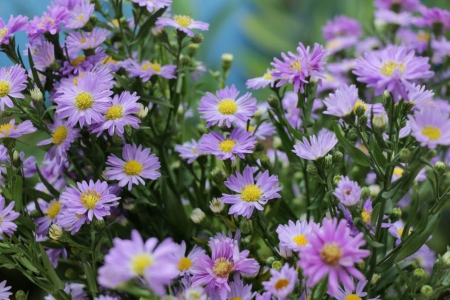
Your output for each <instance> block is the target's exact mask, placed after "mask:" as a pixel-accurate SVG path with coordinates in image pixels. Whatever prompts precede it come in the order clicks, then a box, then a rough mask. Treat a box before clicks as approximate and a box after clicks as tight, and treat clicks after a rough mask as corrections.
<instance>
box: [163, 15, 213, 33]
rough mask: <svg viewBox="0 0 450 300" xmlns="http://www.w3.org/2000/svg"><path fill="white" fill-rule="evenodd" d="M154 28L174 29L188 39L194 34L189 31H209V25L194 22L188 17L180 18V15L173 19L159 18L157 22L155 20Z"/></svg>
mask: <svg viewBox="0 0 450 300" xmlns="http://www.w3.org/2000/svg"><path fill="white" fill-rule="evenodd" d="M156 26H158V27H167V26H170V27H174V28H175V29H177V30H179V31H181V32H184V33H186V34H187V35H188V36H190V37H193V36H194V33H193V32H192V30H191V29H200V30H208V29H209V24H207V23H204V22H200V21H194V20H193V19H191V18H190V17H188V16H181V15H174V16H173V19H170V18H164V17H159V18H158V20H156Z"/></svg>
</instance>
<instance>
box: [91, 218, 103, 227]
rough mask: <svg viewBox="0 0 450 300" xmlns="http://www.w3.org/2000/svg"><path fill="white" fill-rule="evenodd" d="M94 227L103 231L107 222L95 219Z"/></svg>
mask: <svg viewBox="0 0 450 300" xmlns="http://www.w3.org/2000/svg"><path fill="white" fill-rule="evenodd" d="M92 226H93V227H94V228H95V229H97V230H102V229H103V228H105V226H106V224H105V220H98V219H94V220H93V221H92Z"/></svg>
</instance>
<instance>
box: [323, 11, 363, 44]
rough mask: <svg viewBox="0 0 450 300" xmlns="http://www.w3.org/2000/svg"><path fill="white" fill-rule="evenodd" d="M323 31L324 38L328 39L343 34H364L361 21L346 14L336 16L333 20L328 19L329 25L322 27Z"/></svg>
mask: <svg viewBox="0 0 450 300" xmlns="http://www.w3.org/2000/svg"><path fill="white" fill-rule="evenodd" d="M322 31H323V38H324V39H325V40H326V41H330V40H333V39H335V38H336V37H342V36H352V37H356V38H359V37H360V36H361V34H362V30H361V25H360V24H359V22H358V21H357V20H355V19H350V18H348V17H346V16H336V17H334V20H333V21H331V20H329V21H327V25H325V26H324V27H322Z"/></svg>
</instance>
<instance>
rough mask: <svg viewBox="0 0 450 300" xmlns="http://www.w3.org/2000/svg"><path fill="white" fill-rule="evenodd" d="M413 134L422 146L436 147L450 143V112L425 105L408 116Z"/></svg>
mask: <svg viewBox="0 0 450 300" xmlns="http://www.w3.org/2000/svg"><path fill="white" fill-rule="evenodd" d="M408 118H409V126H410V127H411V135H412V136H413V137H414V138H415V139H416V140H417V141H418V142H419V143H420V145H421V146H422V147H428V148H430V149H435V148H436V147H437V146H438V145H444V146H448V145H450V131H449V130H448V128H449V126H450V118H449V114H448V113H445V112H441V111H439V110H435V109H433V107H425V108H423V109H422V110H420V111H415V112H414V115H412V116H411V115H410V116H408Z"/></svg>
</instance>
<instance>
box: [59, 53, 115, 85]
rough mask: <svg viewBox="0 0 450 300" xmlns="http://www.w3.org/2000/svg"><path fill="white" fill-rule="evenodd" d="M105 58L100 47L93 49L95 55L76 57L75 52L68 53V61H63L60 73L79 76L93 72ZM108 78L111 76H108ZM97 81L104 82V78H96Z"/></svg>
mask: <svg viewBox="0 0 450 300" xmlns="http://www.w3.org/2000/svg"><path fill="white" fill-rule="evenodd" d="M107 57H108V55H106V53H105V50H103V49H102V48H101V47H97V48H95V53H94V54H93V55H89V56H85V55H79V56H78V54H77V53H76V52H74V53H70V52H69V60H66V61H64V63H63V66H62V68H61V69H60V72H61V73H62V74H64V75H72V74H75V75H76V74H78V75H81V74H83V73H84V72H93V70H94V69H95V67H97V66H98V64H99V63H101V62H102V61H103V60H105V59H106V58H107ZM109 76H112V75H110V74H109ZM98 80H102V81H104V80H105V78H98Z"/></svg>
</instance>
